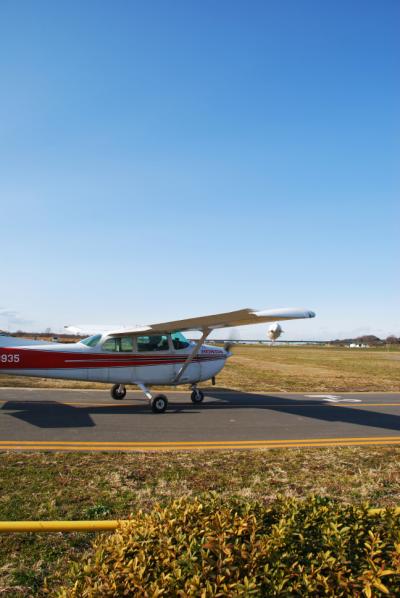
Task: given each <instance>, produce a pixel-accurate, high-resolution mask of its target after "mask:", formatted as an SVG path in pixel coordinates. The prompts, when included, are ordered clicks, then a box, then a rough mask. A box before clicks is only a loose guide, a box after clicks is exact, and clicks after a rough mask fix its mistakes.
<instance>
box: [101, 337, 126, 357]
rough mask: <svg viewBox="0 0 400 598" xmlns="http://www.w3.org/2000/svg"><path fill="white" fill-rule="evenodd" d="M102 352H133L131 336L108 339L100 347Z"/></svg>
mask: <svg viewBox="0 0 400 598" xmlns="http://www.w3.org/2000/svg"><path fill="white" fill-rule="evenodd" d="M102 349H103V351H116V352H118V353H120V352H127V351H133V341H132V337H131V336H123V337H122V338H108V339H107V340H106V341H104V343H103V345H102Z"/></svg>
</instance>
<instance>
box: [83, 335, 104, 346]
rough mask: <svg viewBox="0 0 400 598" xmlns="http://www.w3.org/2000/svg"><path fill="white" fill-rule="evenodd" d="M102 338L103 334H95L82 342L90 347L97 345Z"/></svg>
mask: <svg viewBox="0 0 400 598" xmlns="http://www.w3.org/2000/svg"><path fill="white" fill-rule="evenodd" d="M100 339H101V334H94V335H93V336H89V337H88V338H84V339H83V340H82V341H80V342H81V343H83V344H84V345H86V346H88V347H95V346H96V345H97V343H98V342H99V340H100Z"/></svg>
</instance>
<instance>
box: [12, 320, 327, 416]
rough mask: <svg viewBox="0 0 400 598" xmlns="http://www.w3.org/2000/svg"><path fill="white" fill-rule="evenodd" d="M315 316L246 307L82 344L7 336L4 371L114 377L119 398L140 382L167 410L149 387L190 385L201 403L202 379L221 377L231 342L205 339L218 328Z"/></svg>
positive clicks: (157, 407) (154, 404) (157, 408)
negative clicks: (191, 335) (190, 336)
mask: <svg viewBox="0 0 400 598" xmlns="http://www.w3.org/2000/svg"><path fill="white" fill-rule="evenodd" d="M314 316H315V313H314V312H312V311H309V310H304V309H287V308H286V309H271V310H263V311H257V310H254V309H242V310H238V311H233V312H228V313H222V314H214V315H211V316H202V317H199V318H189V319H186V320H177V321H175V322H162V323H160V324H152V325H150V326H143V327H140V328H138V327H137V328H132V329H123V330H115V331H112V332H106V333H103V334H95V335H94V336H90V337H89V338H86V339H83V340H80V341H79V342H77V343H47V342H43V341H32V340H27V339H25V338H17V337H12V336H5V335H1V336H0V373H2V374H12V375H19V376H39V377H44V378H59V379H64V380H85V381H93V382H110V383H112V384H113V386H112V389H111V396H112V397H113V398H114V399H123V398H124V397H125V395H126V388H125V385H126V384H135V385H137V386H138V387H139V388H140V389H141V390H142V391H143V392H144V394H145V396H146V397H147V398H148V399H149V402H150V405H151V408H152V410H153V411H154V412H155V413H163V412H164V411H165V410H166V408H167V406H168V400H167V397H166V396H165V395H163V394H158V395H156V396H153V395H152V393H151V392H150V390H149V388H150V387H151V386H152V385H170V386H177V385H178V384H189V385H190V387H191V390H192V394H191V399H192V401H193V402H194V403H201V401H202V400H203V398H204V393H203V392H202V391H201V390H200V389H199V388H197V384H198V383H199V382H201V381H204V380H212V381H213V383H214V382H215V376H216V375H217V374H218V372H220V371H221V370H222V368H223V367H224V365H225V361H226V359H227V358H228V357H229V356H230V355H231V353H230V351H229V346H225V347H224V348H219V347H215V346H210V345H205V344H204V341H205V340H206V338H207V336H208V335H209V334H210V333H211V332H212V331H213V330H216V329H219V328H226V327H233V326H243V325H247V324H260V323H263V322H278V321H281V320H297V319H300V318H313V317H314ZM67 328H68V327H67ZM187 330H198V331H201V333H202V334H201V338H200V339H199V340H197V341H189V340H187V339H186V338H185V337H184V336H183V334H182V331H187Z"/></svg>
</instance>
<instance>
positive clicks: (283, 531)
mask: <svg viewBox="0 0 400 598" xmlns="http://www.w3.org/2000/svg"><path fill="white" fill-rule="evenodd" d="M381 595H390V596H400V519H399V517H398V516H397V517H396V515H395V514H394V513H393V512H392V511H390V510H388V511H386V512H384V513H383V514H382V515H378V516H376V515H375V516H374V515H370V514H368V507H367V506H363V507H356V506H352V505H343V504H338V503H336V502H334V501H331V500H329V499H326V498H318V497H311V498H309V499H307V500H305V501H296V500H283V499H280V500H278V501H277V502H275V503H274V504H273V505H270V506H268V507H266V506H263V505H261V504H246V503H243V502H236V503H234V504H229V505H224V504H221V501H220V500H219V499H218V498H217V497H216V496H211V497H206V498H203V499H195V500H187V499H180V500H176V501H174V502H173V503H172V504H170V505H169V506H168V507H167V508H161V507H158V508H155V509H154V510H153V511H152V512H150V513H144V512H139V513H137V514H136V515H135V516H134V517H133V518H132V520H131V521H130V522H129V523H126V524H123V525H122V526H121V528H120V529H119V530H118V531H116V532H115V533H114V534H112V535H108V536H107V535H102V536H99V537H98V538H97V540H96V541H95V542H94V545H93V552H92V554H91V555H90V556H89V557H87V559H86V560H85V561H84V562H83V563H80V564H75V565H74V566H73V569H72V572H71V580H70V581H69V583H68V585H66V586H65V587H64V588H63V589H62V590H61V591H60V593H59V596H60V597H64V598H66V597H78V596H79V597H100V596H101V597H117V596H118V597H120V596H143V597H149V598H150V597H158V596H163V597H172V596H182V597H183V596H199V597H201V598H208V597H217V596H232V597H233V596H246V597H247V596H335V597H338V596H360V597H361V596H362V597H364V596H365V597H367V598H368V597H370V596H381Z"/></svg>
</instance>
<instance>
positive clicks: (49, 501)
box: [0, 447, 400, 597]
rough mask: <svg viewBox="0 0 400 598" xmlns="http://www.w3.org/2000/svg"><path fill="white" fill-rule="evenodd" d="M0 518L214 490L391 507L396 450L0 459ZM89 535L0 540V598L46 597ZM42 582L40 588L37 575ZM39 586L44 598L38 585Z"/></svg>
mask: <svg viewBox="0 0 400 598" xmlns="http://www.w3.org/2000/svg"><path fill="white" fill-rule="evenodd" d="M0 458H1V469H0V491H1V494H0V519H3V520H18V519H47V520H51V519H108V518H110V519H113V518H118V517H121V518H125V517H127V516H128V515H129V513H131V512H135V511H136V510H137V509H139V508H142V509H151V507H152V506H153V505H154V504H156V503H161V504H166V503H168V502H169V501H170V500H171V499H173V498H177V497H180V496H189V497H190V496H192V497H194V496H199V495H201V494H202V493H206V492H210V491H211V492H218V493H219V494H220V495H221V496H222V498H223V499H224V501H226V502H229V500H231V499H232V498H234V497H239V498H242V499H246V500H252V499H258V500H261V501H263V502H265V503H269V502H271V501H273V500H274V498H275V497H276V496H278V495H285V496H287V497H299V498H304V497H306V496H307V495H309V494H319V495H322V496H330V497H333V498H335V499H337V500H340V501H344V502H347V503H360V502H364V501H369V502H370V504H371V505H372V506H378V507H379V506H389V505H397V504H400V449H399V448H396V447H379V448H378V447H376V448H372V447H363V448H359V447H355V448H333V449H291V450H289V451H288V450H283V451H280V450H271V451H262V450H260V451H254V452H249V451H243V452H232V451H227V452H212V451H208V452H207V451H205V452H201V453H173V454H168V458H166V456H165V455H164V454H162V453H156V454H154V453H148V454H116V453H110V454H106V453H99V454H97V455H92V454H83V455H82V454H80V455H78V454H74V453H58V454H57V453H32V454H26V453H23V454H15V453H9V454H6V453H3V454H1V457H0ZM92 538H93V534H88V533H80V534H77V533H72V534H61V533H57V534H8V535H2V536H1V537H0V594H1V595H5V596H7V595H8V596H13V597H14V596H15V597H23V596H24V597H26V596H32V595H33V596H43V595H50V596H52V595H54V593H55V588H56V587H57V586H58V585H59V584H60V583H63V581H64V579H65V575H66V573H67V571H68V568H69V567H70V564H71V562H72V561H77V560H79V559H80V558H81V556H82V555H83V553H84V552H85V551H86V550H88V549H89V546H90V541H91V539H92ZM46 578H47V582H45V579H46ZM46 584H47V587H48V592H49V593H48V594H46V593H45V587H46Z"/></svg>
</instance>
